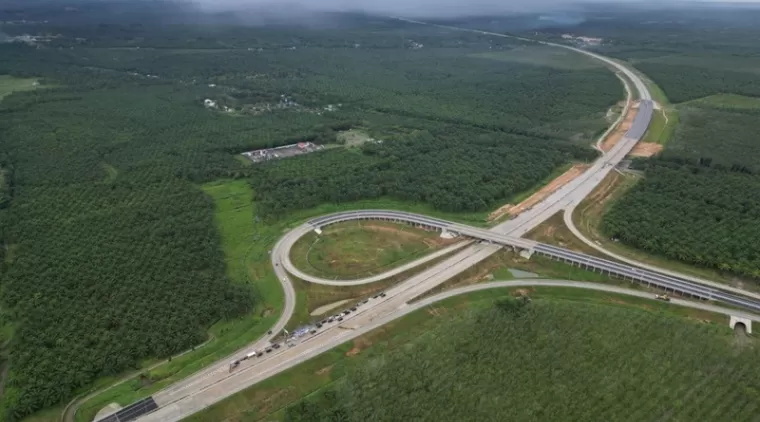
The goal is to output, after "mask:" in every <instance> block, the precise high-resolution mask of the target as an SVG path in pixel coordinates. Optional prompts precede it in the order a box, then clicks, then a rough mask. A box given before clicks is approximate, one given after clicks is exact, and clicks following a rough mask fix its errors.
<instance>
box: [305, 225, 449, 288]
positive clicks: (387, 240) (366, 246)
mask: <svg viewBox="0 0 760 422" xmlns="http://www.w3.org/2000/svg"><path fill="white" fill-rule="evenodd" d="M457 241H458V240H457V239H444V238H441V237H440V235H439V233H438V232H437V231H427V230H423V229H419V228H415V227H412V226H408V225H405V224H394V223H385V222H379V221H362V222H353V221H352V222H346V223H339V224H334V225H331V226H329V227H327V228H325V229H323V232H322V234H321V235H319V236H317V235H316V234H310V235H307V236H304V237H303V238H301V239H300V240H299V241H298V242H296V244H295V245H294V246H293V249H292V251H291V258H292V259H293V263H294V265H296V266H297V267H299V268H301V269H302V270H304V271H306V272H308V273H314V274H316V275H319V276H322V277H329V278H337V279H341V278H342V279H348V278H360V277H367V276H371V275H373V274H378V273H381V272H384V271H388V270H390V269H392V268H394V267H396V266H398V265H401V264H404V263H406V262H409V261H411V260H414V259H416V258H421V257H422V256H423V255H425V254H427V253H429V252H433V251H435V250H437V249H439V248H441V247H443V246H446V245H449V244H452V243H455V242H457Z"/></svg>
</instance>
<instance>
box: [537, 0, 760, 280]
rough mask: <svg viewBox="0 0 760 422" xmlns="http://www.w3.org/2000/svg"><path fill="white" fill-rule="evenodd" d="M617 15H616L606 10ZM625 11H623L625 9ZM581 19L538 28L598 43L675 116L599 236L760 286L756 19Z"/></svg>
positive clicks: (678, 15)
mask: <svg viewBox="0 0 760 422" xmlns="http://www.w3.org/2000/svg"><path fill="white" fill-rule="evenodd" d="M612 8H614V7H612ZM623 9H625V7H623ZM625 13H626V15H625V16H624V17H621V16H619V15H618V16H615V14H614V13H612V14H611V16H612V17H611V18H610V13H609V12H608V11H602V10H600V11H597V12H592V13H590V14H589V15H587V18H586V19H584V20H583V22H581V23H579V24H577V25H571V26H570V27H564V28H553V29H551V28H550V29H545V30H544V32H545V33H547V34H551V35H554V36H558V35H559V34H562V33H567V32H571V33H575V34H582V35H589V36H599V37H602V38H604V39H605V41H604V43H603V45H602V46H600V47H598V50H599V51H601V52H602V53H604V54H606V55H610V56H613V57H617V58H619V59H623V60H626V61H628V62H629V63H631V64H632V65H633V66H634V67H636V68H637V69H638V70H640V71H642V72H643V73H644V74H645V75H646V76H647V77H649V78H651V79H652V80H653V81H654V82H655V83H656V84H657V85H658V87H659V88H661V89H662V91H663V92H664V94H665V95H666V97H667V99H668V100H669V102H670V103H672V104H673V105H672V106H670V107H671V109H672V110H673V111H672V112H677V113H678V115H679V124H678V126H677V127H676V131H675V136H674V137H673V139H670V140H669V141H668V143H667V144H666V145H665V149H664V151H663V152H662V153H660V155H659V157H657V158H653V159H650V160H637V162H636V163H635V167H637V168H639V169H640V170H643V171H644V173H645V177H644V178H643V179H642V180H641V181H640V182H639V183H638V184H637V185H636V186H635V187H634V188H633V189H632V190H631V191H630V192H629V193H627V194H626V195H625V196H624V197H623V198H622V199H620V200H619V201H618V202H617V203H615V204H613V206H612V209H611V211H610V212H609V213H608V214H607V215H606V216H605V217H604V220H603V224H602V226H603V227H602V228H603V229H604V231H605V233H606V235H608V236H609V237H612V238H616V239H619V240H620V241H622V242H625V243H628V244H630V245H632V246H635V247H637V248H641V249H644V250H646V251H648V252H651V253H653V254H656V255H661V256H666V257H669V258H672V259H677V260H682V261H685V262H689V263H692V264H695V265H701V266H706V267H710V268H714V269H718V270H722V271H725V272H727V273H731V274H735V275H739V276H742V277H744V278H748V279H755V280H757V279H760V249H758V247H757V246H756V245H754V243H755V242H754V240H755V239H757V238H758V234H759V233H758V227H760V225H758V223H759V222H760V215H759V214H758V212H760V209H758V203H757V201H756V198H755V197H756V195H755V192H757V189H758V187H760V173H759V171H760V167H759V166H758V162H759V160H760V155H759V154H760V149H759V148H758V145H760V144H759V143H758V136H757V134H758V133H760V78H759V77H758V68H759V67H760V59H759V57H760V55H759V54H760V49H758V45H757V42H756V40H757V38H758V36H760V25H759V24H760V10H758V9H735V8H731V7H728V8H720V7H716V6H712V7H711V6H704V7H696V8H694V9H690V10H682V9H678V10H661V11H657V12H653V11H645V10H625Z"/></svg>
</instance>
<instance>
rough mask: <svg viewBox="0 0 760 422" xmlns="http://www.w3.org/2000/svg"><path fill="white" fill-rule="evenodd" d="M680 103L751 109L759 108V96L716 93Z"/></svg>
mask: <svg viewBox="0 0 760 422" xmlns="http://www.w3.org/2000/svg"><path fill="white" fill-rule="evenodd" d="M682 104H690V105H691V104H693V105H706V106H711V107H718V108H729V109H740V110H753V109H760V98H754V97H746V96H744V95H736V94H718V95H711V96H709V97H704V98H700V99H698V100H693V101H687V102H685V103H682Z"/></svg>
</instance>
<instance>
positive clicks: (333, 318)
mask: <svg viewBox="0 0 760 422" xmlns="http://www.w3.org/2000/svg"><path fill="white" fill-rule="evenodd" d="M333 321H335V317H330V318H327V322H333Z"/></svg>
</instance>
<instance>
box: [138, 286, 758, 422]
mask: <svg viewBox="0 0 760 422" xmlns="http://www.w3.org/2000/svg"><path fill="white" fill-rule="evenodd" d="M520 287H568V288H579V289H587V290H595V291H601V292H607V293H614V294H621V295H628V296H635V297H640V298H645V299H651V300H654V299H653V298H652V295H651V294H649V293H646V292H641V291H638V290H632V289H625V288H620V287H615V286H609V285H604V284H596V283H584V282H575V281H563V280H516V281H504V282H490V283H485V284H476V285H472V286H467V287H463V288H459V289H454V290H450V291H446V292H443V293H440V294H437V295H434V296H431V297H428V298H425V299H422V300H420V301H419V302H416V303H413V304H407V303H405V302H402V301H399V300H397V299H395V300H394V297H395V296H393V295H392V294H391V292H390V291H389V292H388V297H387V298H385V299H372V300H370V302H368V303H367V304H365V305H362V306H363V308H362V307H360V308H359V310H358V311H357V312H356V313H353V314H352V315H351V317H349V318H347V319H346V320H345V321H343V322H342V323H339V324H337V323H334V324H328V325H326V326H325V327H323V328H322V329H320V330H319V332H317V333H316V334H313V335H311V336H309V337H307V338H305V339H304V340H303V341H301V342H300V343H299V344H298V345H296V346H295V347H292V348H282V349H280V350H279V351H278V353H276V354H269V355H265V356H263V357H261V358H257V359H254V360H250V361H247V362H244V363H243V364H242V365H241V367H239V368H238V369H237V370H236V371H235V372H233V373H232V374H227V376H225V377H222V378H220V379H218V380H216V381H215V382H213V383H209V384H208V385H206V386H204V387H202V388H198V389H194V390H193V391H190V392H189V393H188V395H187V396H186V397H183V398H182V399H179V400H176V401H174V402H169V403H163V404H162V403H159V405H160V406H161V408H159V409H158V410H156V411H155V412H153V413H150V414H148V415H146V416H143V417H142V418H140V419H139V420H140V421H146V422H154V421H155V422H159V421H160V422H169V421H178V420H181V419H182V418H185V417H187V416H189V415H191V414H193V413H196V412H198V411H201V410H203V409H204V408H206V407H208V406H210V405H212V404H214V403H216V402H218V401H219V400H222V399H224V398H225V397H227V396H229V395H231V394H234V393H236V392H239V391H242V390H244V389H245V388H248V387H249V386H251V385H253V384H256V383H258V382H260V381H263V380H265V379H267V378H269V377H271V376H274V375H276V374H278V373H280V372H282V371H285V370H287V369H290V368H292V367H294V366H296V365H298V364H300V363H303V362H305V361H307V360H309V359H311V358H313V357H315V356H317V355H319V354H321V353H324V352H326V351H328V350H330V349H332V348H333V347H335V346H337V345H339V344H342V343H345V342H347V341H349V340H351V339H354V338H356V337H359V336H361V335H363V334H366V333H368V332H370V331H372V330H374V329H376V328H378V327H380V326H382V325H384V324H387V323H388V322H390V321H393V320H395V319H397V318H401V317H403V316H405V315H408V314H409V313H411V312H414V311H416V310H419V309H422V308H424V307H426V306H430V305H433V304H435V303H436V302H439V301H441V300H444V299H448V298H451V297H454V296H458V295H461V294H465V293H470V292H475V291H481V290H490V289H500V288H520ZM373 301H374V302H373ZM670 303H672V304H673V305H676V306H684V307H688V308H693V309H701V310H705V311H709V312H715V313H719V314H723V315H727V316H730V315H733V316H738V317H742V318H747V319H750V320H753V321H760V315H755V314H749V313H743V312H737V311H735V310H732V309H727V308H722V307H718V306H712V305H707V304H703V303H696V302H690V301H685V300H679V299H672V300H671V302H670ZM379 308H386V309H392V311H391V312H378V311H377V309H379ZM157 402H158V401H157Z"/></svg>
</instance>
